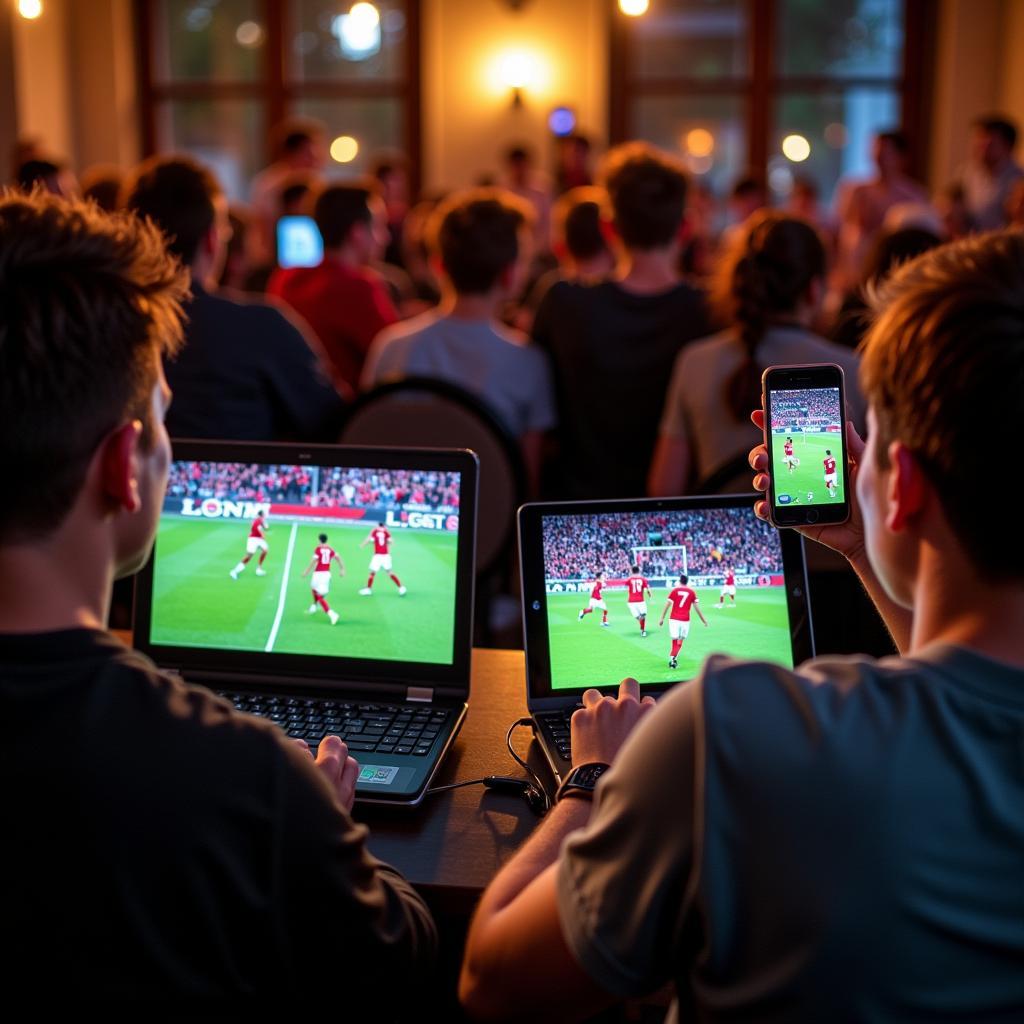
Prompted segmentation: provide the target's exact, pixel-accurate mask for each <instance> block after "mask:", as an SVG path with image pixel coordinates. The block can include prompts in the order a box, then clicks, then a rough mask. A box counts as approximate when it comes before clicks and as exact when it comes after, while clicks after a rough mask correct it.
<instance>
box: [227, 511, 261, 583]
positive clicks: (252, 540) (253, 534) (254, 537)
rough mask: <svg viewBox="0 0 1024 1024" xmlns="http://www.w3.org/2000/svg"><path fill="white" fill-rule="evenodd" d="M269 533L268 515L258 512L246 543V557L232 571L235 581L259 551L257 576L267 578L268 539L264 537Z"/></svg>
mask: <svg viewBox="0 0 1024 1024" xmlns="http://www.w3.org/2000/svg"><path fill="white" fill-rule="evenodd" d="M266 532H267V515H266V513H265V512H262V511H260V512H257V513H256V518H255V519H254V520H253V521H252V526H251V527H250V528H249V537H248V539H247V540H246V542H245V557H244V558H243V559H242V560H241V561H240V562H239V563H238V565H236V566H235V567H234V569H232V570H231V572H230V574H229V575H230V576H231V578H232V579H233V580H237V579H238V574H239V573H240V572H242V571H243V570H244V569H245V567H246V566H247V565H248V564H249V561H250V559H251V558H252V556H253V555H255V554H256V552H257V551H258V552H259V553H260V560H259V562H257V563H256V575H257V576H266V575H267V572H266V570H265V569H264V568H263V563H264V562H265V561H266V560H267V551H268V550H269V548H268V547H267V539H266V537H265V536H264V535H265V534H266Z"/></svg>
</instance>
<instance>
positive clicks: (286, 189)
mask: <svg viewBox="0 0 1024 1024" xmlns="http://www.w3.org/2000/svg"><path fill="white" fill-rule="evenodd" d="M312 191H313V189H312V186H311V185H310V183H309V179H308V178H306V177H305V176H299V177H294V178H289V179H288V181H286V182H285V183H284V185H282V187H281V193H280V196H279V198H278V203H277V205H278V209H279V210H280V211H281V213H282V214H283V213H285V212H286V211H287V210H290V209H292V208H293V207H295V206H297V205H298V204H300V203H301V202H302V201H303V200H304V199H305V198H306V197H307V196H308V195H309V194H310V192H312Z"/></svg>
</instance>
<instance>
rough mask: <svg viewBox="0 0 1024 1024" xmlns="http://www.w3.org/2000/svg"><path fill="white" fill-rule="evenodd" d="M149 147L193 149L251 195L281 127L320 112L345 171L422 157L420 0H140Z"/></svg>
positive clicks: (240, 193)
mask: <svg viewBox="0 0 1024 1024" xmlns="http://www.w3.org/2000/svg"><path fill="white" fill-rule="evenodd" d="M137 6H138V14H139V33H140V53H141V54H142V59H141V61H140V78H141V95H142V115H143V142H144V147H145V150H146V152H148V153H153V152H168V151H183V152H187V153H191V154H192V155H193V156H195V157H196V158H198V159H200V160H202V161H204V162H205V163H207V164H208V165H210V166H211V167H212V168H213V169H214V171H215V172H216V173H217V175H218V177H219V178H220V180H221V182H222V183H223V185H224V187H225V189H226V191H227V193H228V195H229V196H230V197H231V198H232V199H244V198H245V197H246V195H247V193H248V185H249V182H250V181H251V179H252V178H253V176H254V175H255V174H256V173H257V172H258V171H259V170H260V168H262V167H264V166H266V164H267V163H269V162H270V160H271V158H272V154H271V152H270V150H269V145H270V140H269V132H270V129H271V128H272V127H273V126H274V125H275V124H276V123H277V122H279V121H281V120H282V119H283V118H285V117H286V116H289V115H304V116H309V117H315V118H317V119H318V120H319V121H322V122H323V123H324V124H325V126H326V128H327V138H328V142H329V143H330V141H331V140H334V139H338V138H340V137H342V136H347V137H348V138H349V139H351V140H355V141H354V144H353V143H352V142H347V144H345V145H341V146H338V147H334V153H335V154H336V156H337V157H341V158H344V162H342V161H341V160H334V159H332V161H331V165H330V168H328V173H329V174H330V173H331V169H332V168H333V171H334V172H336V173H337V175H338V176H345V177H348V176H352V175H358V174H362V173H365V172H366V171H368V170H369V167H370V162H371V161H372V160H373V158H374V157H375V156H376V155H379V154H380V153H382V152H396V151H397V152H402V153H404V154H405V155H406V156H407V157H408V158H409V161H410V173H411V176H412V179H413V182H412V183H413V186H414V187H415V184H416V172H417V167H418V163H419V92H418V89H419V67H418V61H419V3H418V0H374V2H373V3H372V4H371V3H365V2H364V3H351V2H347V0H346V2H339V0H137Z"/></svg>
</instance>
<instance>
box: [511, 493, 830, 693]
mask: <svg viewBox="0 0 1024 1024" xmlns="http://www.w3.org/2000/svg"><path fill="white" fill-rule="evenodd" d="M759 497H760V495H757V494H753V493H751V494H738V495H734V494H730V495H695V496H690V497H685V498H623V499H618V498H616V499H610V500H600V501H564V502H533V503H530V504H526V505H523V506H522V507H521V508H520V509H519V514H518V517H517V519H518V538H519V570H520V580H521V588H522V602H523V646H524V648H525V653H526V681H527V692H526V703H527V708H528V709H529V710H530V711H531V712H535V711H552V710H557V709H559V708H564V707H568V706H572V705H574V704H576V703H578V702H579V700H580V697H581V696H582V694H583V691H584V690H585V689H588V687H586V686H581V687H579V688H575V687H574V688H571V689H563V688H559V689H554V688H553V687H552V685H551V659H550V654H549V642H548V620H547V590H546V587H545V580H544V544H543V537H542V533H541V523H542V520H543V518H544V517H545V516H558V515H601V514H607V513H615V512H633V513H637V512H640V513H642V512H673V511H685V510H688V509H694V510H700V509H717V508H750V507H751V506H752V505H753V503H754V501H756V500H757V499H758V498H759ZM778 533H779V539H780V544H781V548H782V567H783V574H784V576H785V578H786V601H787V610H788V613H789V623H790V643H791V649H792V653H793V664H794V665H799V664H801V663H802V662H803V661H806V660H807V659H808V658H811V657H813V656H814V631H813V626H812V622H811V609H810V603H809V601H808V597H807V566H806V562H805V559H804V545H803V537H801V536H800V534H799V533H797V532H796V531H795V530H779V531H778ZM682 681H685V680H674V681H670V682H647V683H643V681H641V682H642V690H643V693H644V694H651V695H653V696H657V695H658V694H659V693H664V692H665V691H667V690H669V689H671V688H672V687H673V686H676V685H677V684H678V683H679V682H682ZM615 686H617V684H615V685H609V684H600V685H598V686H597V688H598V689H600V690H602V691H603V692H609V693H610V692H613V691H614V689H615Z"/></svg>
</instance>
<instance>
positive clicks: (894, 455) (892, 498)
mask: <svg viewBox="0 0 1024 1024" xmlns="http://www.w3.org/2000/svg"><path fill="white" fill-rule="evenodd" d="M926 490H927V482H926V480H925V476H924V473H923V472H922V471H921V466H920V465H919V463H918V461H917V459H915V458H914V456H913V454H912V453H911V452H910V450H909V449H908V448H907V447H906V446H905V445H904V444H902V443H901V442H900V441H893V442H891V443H890V445H889V488H888V494H887V495H886V506H887V508H886V515H885V525H886V526H887V527H888V528H889V529H890V530H891V531H892V532H893V533H903V532H904V531H905V530H906V529H907V528H908V526H910V525H911V524H912V523H913V522H914V520H915V519H917V517H918V515H919V514H920V512H921V510H922V509H923V508H924V504H925V495H926Z"/></svg>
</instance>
